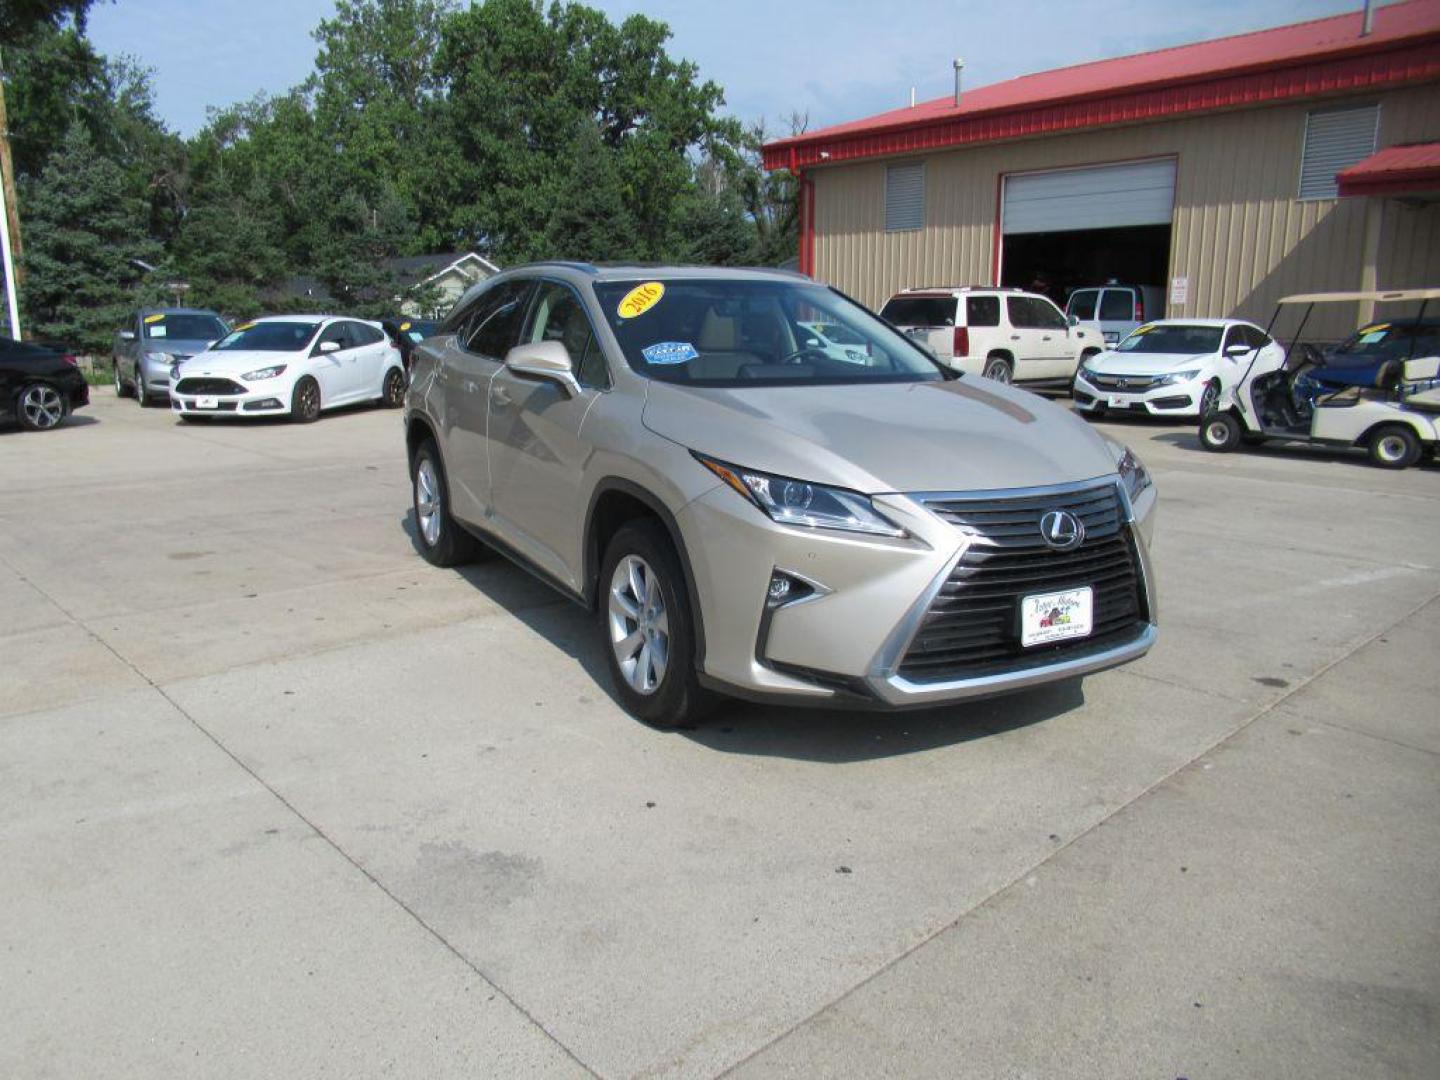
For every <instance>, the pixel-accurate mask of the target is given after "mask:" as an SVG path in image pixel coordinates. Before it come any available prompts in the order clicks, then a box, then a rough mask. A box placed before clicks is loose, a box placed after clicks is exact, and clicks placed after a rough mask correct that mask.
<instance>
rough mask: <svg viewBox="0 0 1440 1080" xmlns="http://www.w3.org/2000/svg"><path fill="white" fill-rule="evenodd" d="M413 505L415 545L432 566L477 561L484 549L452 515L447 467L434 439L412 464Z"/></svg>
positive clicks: (421, 449) (423, 446) (422, 449)
mask: <svg viewBox="0 0 1440 1080" xmlns="http://www.w3.org/2000/svg"><path fill="white" fill-rule="evenodd" d="M410 489H411V505H412V506H413V507H414V510H415V542H416V545H417V546H418V547H419V548H420V554H421V555H423V556H425V561H426V562H428V563H430V564H431V565H432V566H447V567H448V566H463V565H464V564H466V563H471V562H474V561H475V560H476V559H477V558H478V557H479V556H480V554H481V552H482V550H483V547H482V545H481V543H480V541H479V540H477V539H475V537H473V536H471V535H470V534H469V533H468V532H466V531H465V530H464V529H463V528H462V527H461V526H460V525H459V524H457V523H456V521H455V519H454V518H453V517H451V516H450V489H449V487H448V486H447V485H446V483H445V466H444V465H443V464H442V463H441V461H440V451H439V450H438V449H437V448H436V446H435V441H434V440H433V439H426V440H425V442H423V443H421V444H420V449H418V450H416V451H415V458H414V460H413V461H411V463H410Z"/></svg>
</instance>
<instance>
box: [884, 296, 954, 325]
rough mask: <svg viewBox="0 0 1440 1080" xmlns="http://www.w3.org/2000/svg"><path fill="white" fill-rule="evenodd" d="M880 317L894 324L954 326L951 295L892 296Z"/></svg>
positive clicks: (886, 302)
mask: <svg viewBox="0 0 1440 1080" xmlns="http://www.w3.org/2000/svg"><path fill="white" fill-rule="evenodd" d="M880 317H881V318H882V319H885V320H886V321H888V322H892V323H894V324H895V325H896V326H954V325H955V298H954V297H953V296H892V297H891V298H890V299H889V300H887V301H885V306H884V307H883V308H881V309H880Z"/></svg>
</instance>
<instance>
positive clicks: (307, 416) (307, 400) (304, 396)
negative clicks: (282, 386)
mask: <svg viewBox="0 0 1440 1080" xmlns="http://www.w3.org/2000/svg"><path fill="white" fill-rule="evenodd" d="M290 419H291V420H293V421H294V422H295V423H297V424H313V423H314V422H315V421H316V420H318V419H320V384H319V383H317V382H316V381H315V380H314V379H312V378H311V377H310V376H309V375H306V376H305V377H304V378H303V379H301V380H300V381H299V382H297V383H296V384H295V389H294V390H292V391H290Z"/></svg>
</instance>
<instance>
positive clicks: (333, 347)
mask: <svg viewBox="0 0 1440 1080" xmlns="http://www.w3.org/2000/svg"><path fill="white" fill-rule="evenodd" d="M315 351H316V352H318V353H332V352H339V351H340V343H339V342H338V341H322V342H320V344H319V345H317V346H315Z"/></svg>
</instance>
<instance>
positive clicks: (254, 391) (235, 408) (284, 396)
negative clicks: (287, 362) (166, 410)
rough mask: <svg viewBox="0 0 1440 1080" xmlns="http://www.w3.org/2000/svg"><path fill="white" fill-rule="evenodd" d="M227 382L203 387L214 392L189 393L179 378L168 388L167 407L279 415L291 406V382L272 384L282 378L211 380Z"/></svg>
mask: <svg viewBox="0 0 1440 1080" xmlns="http://www.w3.org/2000/svg"><path fill="white" fill-rule="evenodd" d="M210 381H211V382H216V383H219V382H222V381H223V382H230V383H231V387H228V388H227V387H221V386H218V385H217V386H205V387H203V389H211V390H217V391H220V392H217V393H208V394H207V393H189V392H187V391H186V390H184V389H182V388H183V387H184V386H185V384H186V382H187V380H186V379H185V378H181V379H180V380H179V381H178V382H176V383H175V385H174V386H172V387H171V388H170V410H171V411H172V412H176V413H181V414H185V415H192V416H241V417H263V416H282V415H284V414H285V413H286V412H287V411H288V410H289V408H290V384H289V383H288V381H287V382H285V385H283V386H279V385H274V384H276V383H277V382H280V381H281V380H277V379H266V380H264V381H263V382H260V381H257V382H254V383H245V382H243V381H241V380H239V379H227V380H210ZM267 384H270V385H267Z"/></svg>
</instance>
